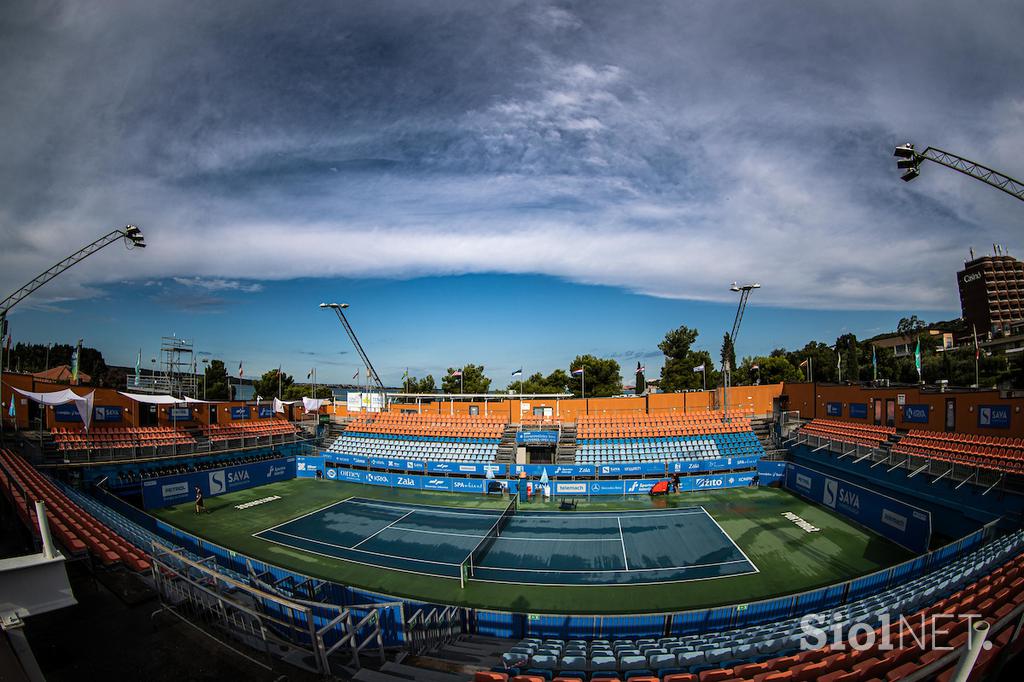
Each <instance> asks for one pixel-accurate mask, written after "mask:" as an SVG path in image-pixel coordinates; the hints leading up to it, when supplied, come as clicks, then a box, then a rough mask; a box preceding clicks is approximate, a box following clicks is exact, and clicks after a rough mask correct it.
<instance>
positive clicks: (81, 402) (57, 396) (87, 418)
mask: <svg viewBox="0 0 1024 682" xmlns="http://www.w3.org/2000/svg"><path fill="white" fill-rule="evenodd" d="M11 390H13V391H16V392H18V393H20V394H21V395H23V396H25V397H26V398H28V399H30V400H34V401H35V402H37V403H39V404H40V405H46V406H47V407H56V406H57V405H67V404H68V403H74V404H75V407H76V408H78V416H80V417H81V418H82V424H84V425H85V430H86V431H88V430H89V425H90V424H92V401H93V394H94V393H95V392H94V391H90V392H89V393H88V394H86V395H78V394H77V393H75V392H74V391H72V390H71V389H70V388H65V389H64V390H63V391H52V392H50V393H36V392H34V391H23V390H21V389H20V388H15V387H14V386H11Z"/></svg>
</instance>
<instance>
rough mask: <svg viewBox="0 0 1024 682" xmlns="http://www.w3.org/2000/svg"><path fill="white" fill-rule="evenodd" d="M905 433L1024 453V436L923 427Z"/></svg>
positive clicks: (918, 436)
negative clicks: (994, 434)
mask: <svg viewBox="0 0 1024 682" xmlns="http://www.w3.org/2000/svg"><path fill="white" fill-rule="evenodd" d="M907 435H908V436H912V437H914V438H928V439H930V440H936V441H940V442H943V443H972V444H975V445H987V446H992V447H995V448H1009V449H1013V450H1018V451H1020V452H1021V453H1022V454H1024V438H1003V437H1001V436H988V435H978V434H974V433H958V432H955V431H954V432H951V433H946V432H945V431H924V430H923V429H911V430H910V431H908V432H907Z"/></svg>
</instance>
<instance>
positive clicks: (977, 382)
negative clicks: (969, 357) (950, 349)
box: [971, 324, 981, 388]
mask: <svg viewBox="0 0 1024 682" xmlns="http://www.w3.org/2000/svg"><path fill="white" fill-rule="evenodd" d="M971 329H972V330H974V387H975V388H981V379H980V378H979V377H978V356H979V355H981V352H980V351H979V350H978V327H977V326H976V325H973V324H972V325H971Z"/></svg>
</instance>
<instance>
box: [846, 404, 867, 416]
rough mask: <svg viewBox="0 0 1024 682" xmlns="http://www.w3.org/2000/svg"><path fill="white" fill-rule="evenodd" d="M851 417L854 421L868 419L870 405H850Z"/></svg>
mask: <svg viewBox="0 0 1024 682" xmlns="http://www.w3.org/2000/svg"><path fill="white" fill-rule="evenodd" d="M850 417H851V418H852V419H867V418H868V404H867V403H850Z"/></svg>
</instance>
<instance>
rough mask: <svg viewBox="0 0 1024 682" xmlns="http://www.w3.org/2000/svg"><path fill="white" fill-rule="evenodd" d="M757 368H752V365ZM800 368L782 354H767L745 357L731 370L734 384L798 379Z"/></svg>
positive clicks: (774, 382)
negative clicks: (733, 370)
mask: <svg viewBox="0 0 1024 682" xmlns="http://www.w3.org/2000/svg"><path fill="white" fill-rule="evenodd" d="M755 365H756V366H757V369H756V370H755V369H753V367H754V366H755ZM802 378H803V377H802V375H801V374H800V370H799V369H797V368H796V367H794V366H793V365H792V363H790V361H789V360H787V359H786V358H785V357H784V356H779V355H768V356H764V355H761V356H758V357H754V358H751V357H745V358H743V361H742V362H741V363H740V366H739V368H738V369H737V370H736V371H735V372H733V380H734V383H735V384H753V383H758V382H759V383H761V384H778V383H781V382H783V381H800V380H801V379H802Z"/></svg>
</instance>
